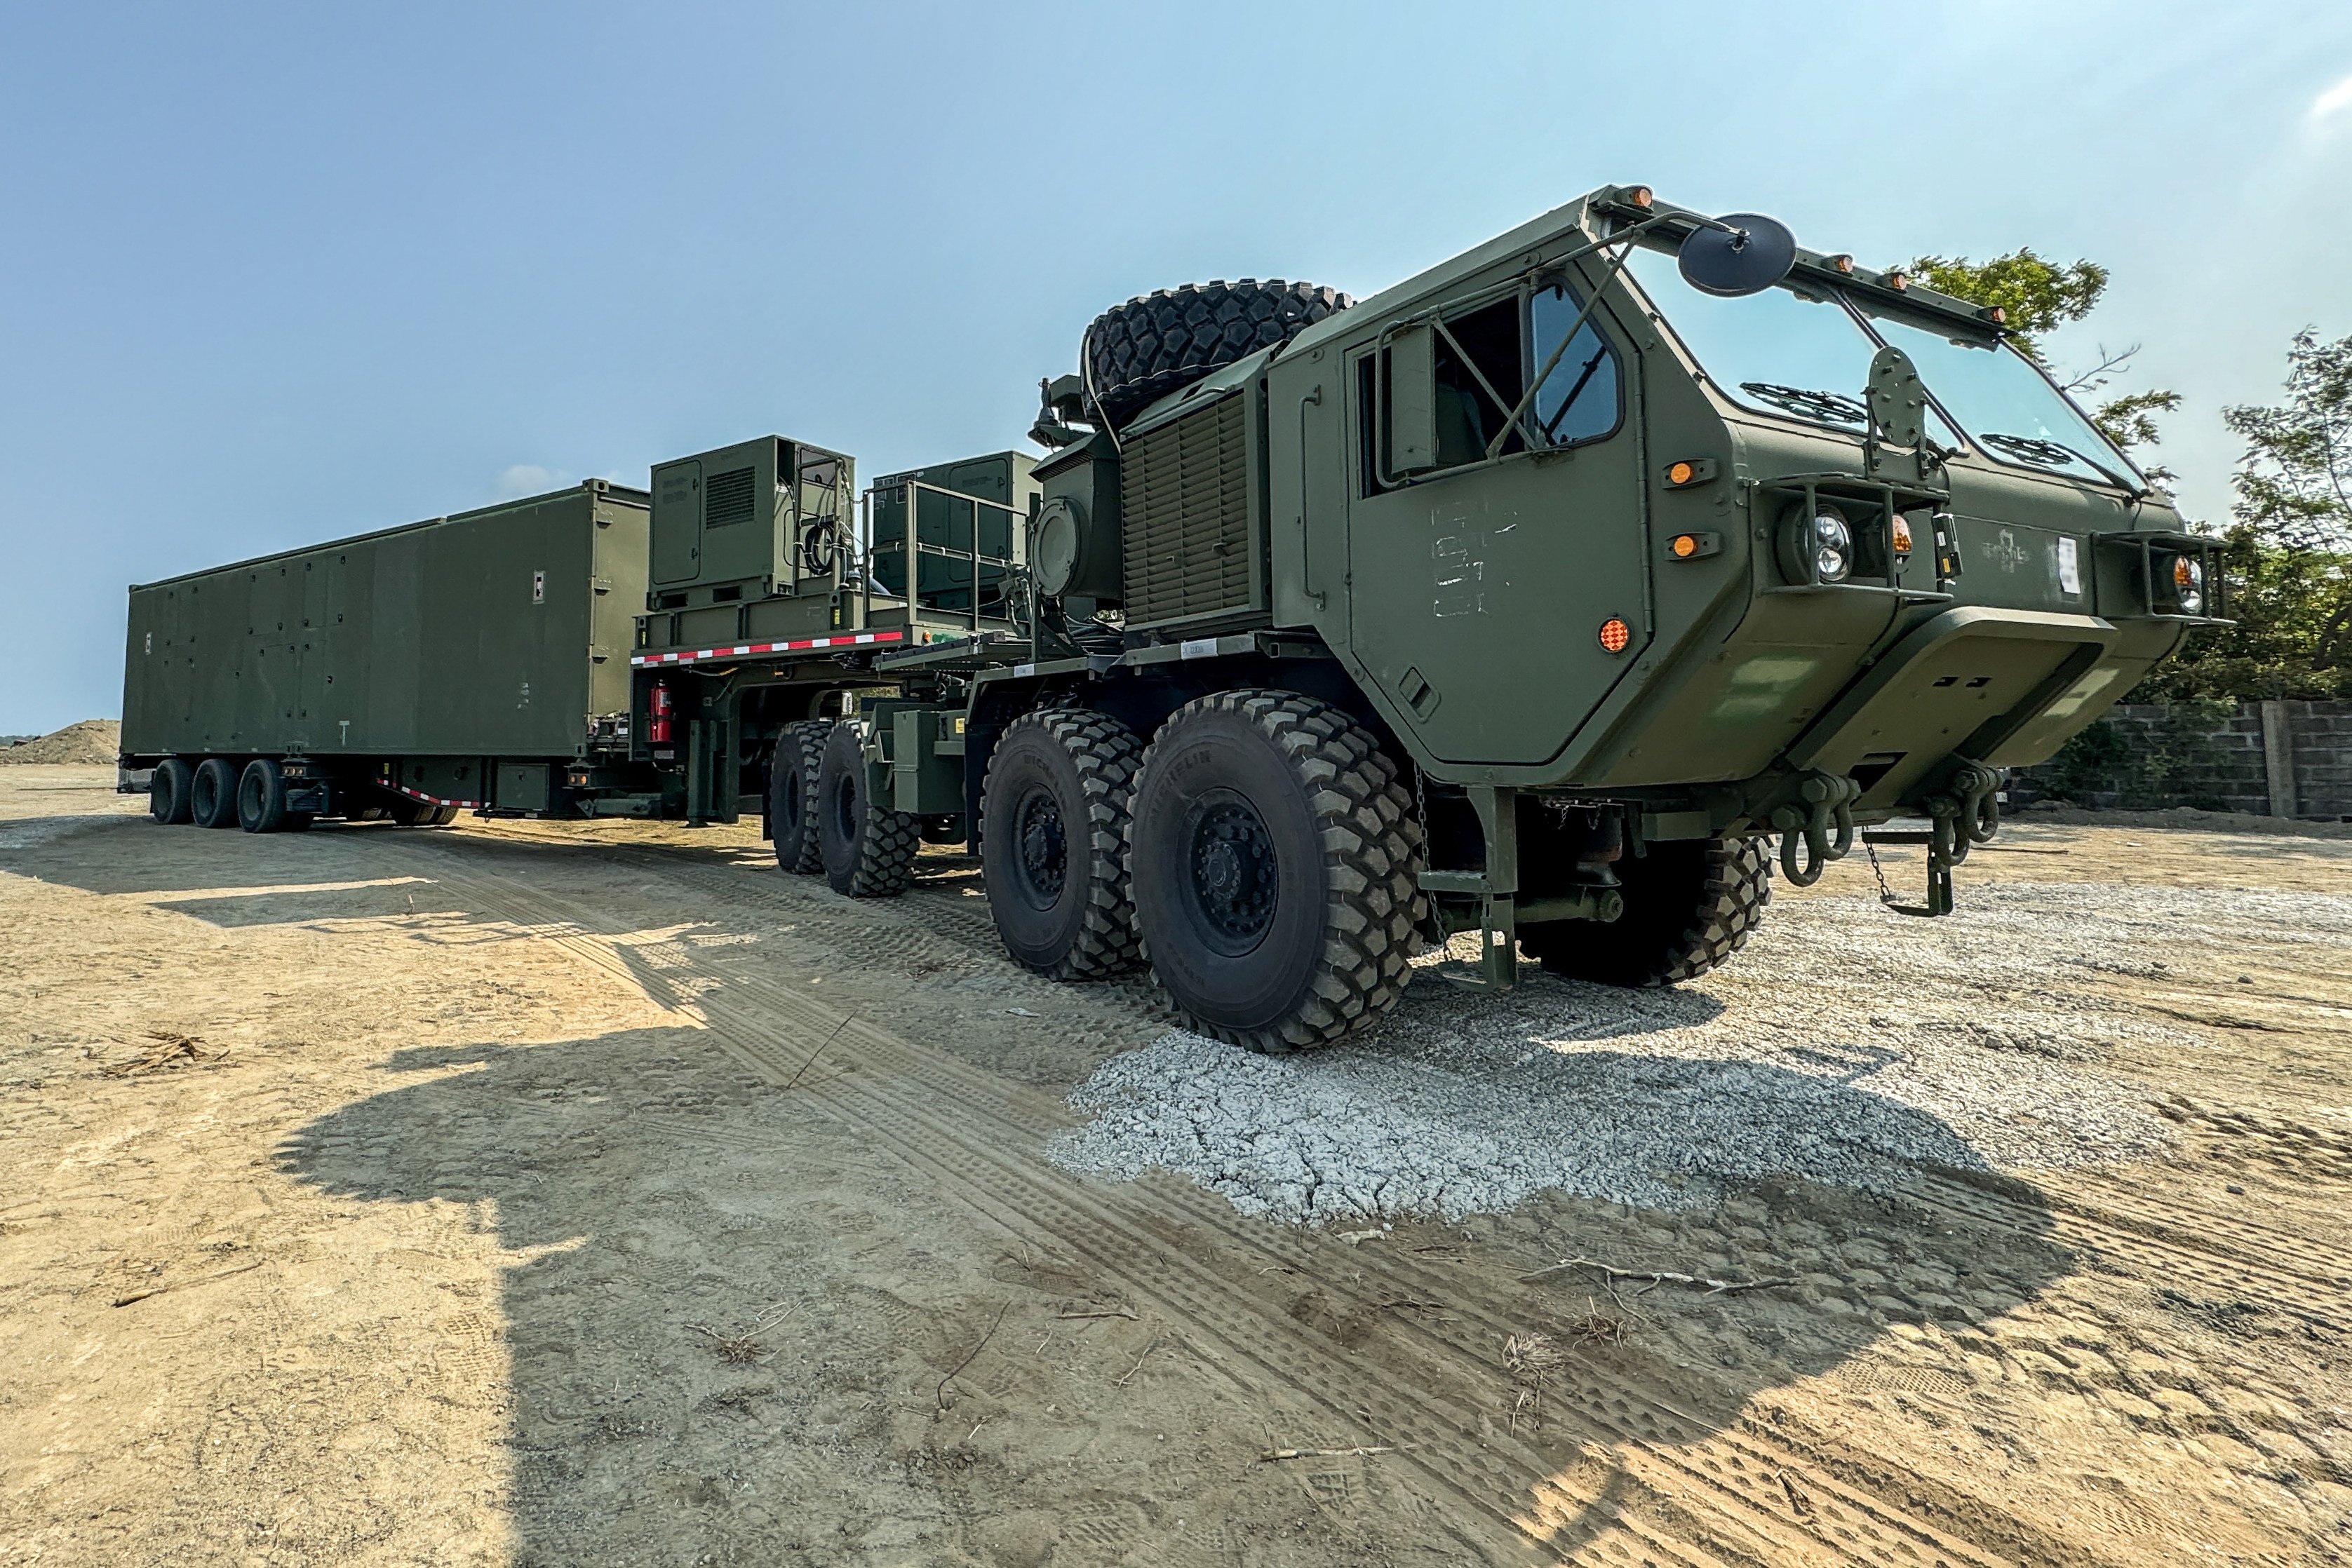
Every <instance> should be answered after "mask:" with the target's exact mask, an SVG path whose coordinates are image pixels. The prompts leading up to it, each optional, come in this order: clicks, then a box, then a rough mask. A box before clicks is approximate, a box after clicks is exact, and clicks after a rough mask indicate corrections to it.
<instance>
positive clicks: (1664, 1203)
mask: <svg viewBox="0 0 2352 1568" xmlns="http://www.w3.org/2000/svg"><path fill="white" fill-rule="evenodd" d="M2285 944H2313V945H2318V946H2328V947H2341V946H2352V898H2347V897H2338V896H2332V895H2321V894H2286V893H2229V892H2215V891H2211V890H2196V891H2177V892H2176V891H2171V890H2166V889H2161V888H2137V887H2134V888H2124V887H2115V886H2105V885H2084V884H2049V885H2014V884H2012V885H2010V886H1993V887H1979V888H1977V889H1974V890H1972V891H1971V894H1970V899H1969V904H1967V905H1965V906H1964V907H1963V908H1962V910H1961V911H1960V912H1959V913H1958V914H1956V915H1953V916H1951V917H1949V918H1948V919H1944V920H1939V921H1933V922H1929V921H1920V920H1905V919H1901V918H1899V917H1895V916H1893V915H1888V914H1886V913H1885V912H1884V911H1882V910H1881V909H1880V908H1879V907H1878V906H1877V904H1875V903H1874V901H1872V900H1869V899H1864V898H1842V899H1820V900H1812V901H1808V902H1806V903H1804V904H1785V903H1784V904H1780V905H1777V906H1776V907H1775V908H1774V910H1773V911H1772V915H1771V916H1770V918H1769V920H1768V921H1767V923H1766V925H1765V928H1764V930H1763V931H1762V932H1761V933H1760V934H1759V936H1758V937H1757V938H1756V940H1755V941H1753V942H1751V943H1750V944H1749V946H1748V950H1747V951H1746V952H1744V953H1743V954H1741V955H1740V956H1739V957H1738V959H1737V960H1736V961H1735V962H1734V963H1732V964H1731V965H1730V966H1728V967H1726V968H1725V969H1724V970H1722V971H1720V972H1719V973H1717V974H1716V975H1713V976H1710V977H1707V978H1706V979H1705V980H1703V981H1700V982H1698V983H1697V984H1696V985H1692V986H1687V987H1684V988H1680V989H1678V990H1660V991H1622V990H1616V989H1612V988H1606V987H1600V986H1590V985H1584V984H1580V983H1577V982H1572V981H1564V980H1559V979H1555V978H1552V977H1549V976H1543V975H1541V974H1539V973H1537V974H1534V975H1533V977H1532V978H1531V979H1530V980H1529V981H1528V984H1526V985H1525V986H1524V987H1523V988H1521V989H1520V990H1519V991H1517V992H1516V993H1514V994H1512V995H1510V996H1508V997H1505V998H1485V997H1482V996H1478V995H1476V994H1475V993H1470V992H1465V991H1463V990H1460V989H1458V988H1454V987H1453V986H1451V985H1449V984H1448V983H1447V982H1446V981H1444V979H1443V978H1441V977H1438V976H1436V975H1423V976H1422V977H1419V978H1417V979H1416V980H1415V982H1414V984H1413V986H1412V989H1411V991H1410V992H1409V993H1408V996H1407V1000H1406V1002H1405V1004H1404V1006H1403V1008H1402V1009H1401V1012H1400V1016H1399V1017H1398V1018H1397V1019H1395V1020H1393V1021H1392V1022H1391V1024H1390V1025H1389V1026H1388V1027H1387V1028H1385V1029H1384V1030H1381V1031H1380V1032H1379V1033H1377V1034H1375V1035H1374V1036H1372V1037H1370V1039H1367V1040H1361V1041H1358V1042H1353V1043H1350V1044H1347V1045H1343V1046H1340V1047H1338V1048H1336V1049H1332V1050H1328V1051H1318V1052H1313V1053H1309V1054H1306V1055H1300V1056H1291V1057H1263V1056H1255V1055H1252V1054H1251V1053H1249V1052H1247V1051H1241V1050H1238V1049H1235V1048H1234V1047H1230V1046H1225V1045H1221V1044H1218V1043H1216V1042H1214V1041H1212V1040H1203V1039H1202V1038H1200V1037H1199V1036H1196V1035H1191V1034H1185V1033H1181V1032H1180V1033H1171V1034H1169V1035H1166V1036H1164V1037H1162V1038H1161V1039H1160V1040H1158V1041H1156V1042H1155V1043H1153V1044H1152V1045H1150V1046H1149V1047H1147V1048H1145V1049H1144V1050H1142V1051H1131V1052H1129V1053H1128V1054H1126V1055H1124V1056H1120V1057H1118V1058H1115V1059H1113V1060H1112V1061H1108V1062H1106V1063H1104V1064H1103V1066H1102V1067H1101V1068H1100V1069H1098V1070H1097V1071H1096V1072H1095V1074H1094V1075H1093V1076H1092V1077H1091V1078H1089V1079H1088V1080H1087V1082H1085V1083H1083V1084H1081V1085H1079V1086H1078V1088H1077V1089H1076V1091H1074V1092H1073V1093H1072V1094H1071V1097H1070V1098H1071V1103H1072V1104H1073V1105H1075V1106H1076V1107H1077V1108H1078V1109H1079V1110H1081V1111H1082V1112H1086V1113H1089V1118H1088V1120H1087V1122H1086V1123H1085V1124H1084V1125H1082V1126H1080V1127H1078V1128H1076V1129H1074V1130H1073V1131H1071V1132H1070V1133H1067V1134H1064V1135H1063V1136H1061V1137H1060V1138H1058V1139H1056V1140H1055V1143H1054V1145H1053V1146H1052V1148H1051V1150H1050V1153H1051V1155H1052V1157H1053V1158H1054V1159H1055V1161H1056V1162H1057V1163H1059V1164H1061V1165H1063V1166H1066V1167H1067V1168H1070V1169H1073V1170H1076V1171H1082V1172H1087V1173H1090V1174H1094V1175H1099V1176H1113V1177H1119V1178H1127V1179H1132V1178H1133V1177H1135V1176H1139V1175H1140V1174H1142V1173H1143V1172H1144V1171H1146V1170H1149V1169H1152V1168H1155V1167H1156V1168H1159V1169H1162V1170H1167V1171H1171V1172H1174V1173H1177V1174H1179V1175H1181V1176H1189V1177H1191V1178H1192V1180H1194V1181H1196V1182H1198V1183H1200V1184H1201V1185H1202V1186H1204V1187H1207V1188H1209V1189H1210V1190H1212V1191H1214V1192H1217V1193H1220V1194H1222V1195H1223V1196H1224V1197H1226V1198H1227V1199H1228V1200H1229V1201H1231V1202H1232V1204H1233V1205H1234V1207H1235V1208H1237V1209H1239V1210H1241V1211H1242V1212H1244V1213H1245V1214H1252V1215H1262V1216H1265V1217H1268V1218H1276V1219H1281V1220H1287V1221H1293V1222H1322V1221H1326V1220H1333V1219H1359V1220H1360V1219H1363V1218H1380V1217H1385V1216H1402V1215H1408V1214H1436V1215H1442V1216H1444V1217H1446V1218H1461V1217H1464V1216H1466V1215H1470V1214H1474V1213H1489V1212H1495V1211H1498V1210H1502V1209H1506V1208H1508V1207H1512V1206H1513V1205H1515V1204H1517V1203H1519V1202H1521V1201H1523V1200H1524V1199H1526V1198H1528V1197H1532V1196H1533V1195H1535V1194H1537V1193H1539V1192H1544V1191H1559V1192H1565V1193H1570V1194H1575V1195H1580V1196H1582V1197H1595V1198H1604V1199H1610V1200H1613V1201H1617V1202H1622V1203H1627V1204H1633V1205H1637V1206H1641V1207H1651V1208H1687V1207H1703V1206H1707V1205H1711V1204H1712V1203H1714V1202H1715V1201H1716V1200H1717V1197H1718V1196H1719V1194H1720V1191H1721V1188H1722V1186H1723V1184H1725V1183H1727V1182H1737V1181H1742V1180H1748V1179H1753V1178H1757V1177H1763V1176H1796V1177H1803V1178H1808V1179H1811V1180H1814V1181H1820V1182H1826V1183H1832V1184H1835V1185H1838V1186H1850V1187H1857V1188H1862V1189H1865V1190H1884V1189H1885V1188H1887V1187H1890V1186H1895V1185H1897V1184H1899V1183H1900V1182H1902V1181H1903V1180H1904V1179H1905V1178H1906V1176H1909V1175H1910V1174H1912V1173H1913V1172H1915V1171H1916V1169H1917V1168H1918V1167H1919V1166H1948V1167H1959V1168H1976V1169H1998V1170H2007V1171H2025V1170H2032V1169H2035V1168H2052V1167H2065V1166H2083V1165H2091V1164H2104V1163H2112V1162H2116V1161H2122V1160H2128V1159H2132V1158H2135V1157H2137V1156H2141V1155H2147V1154H2150V1153H2154V1152H2157V1151H2158V1150H2160V1149H2162V1148H2164V1147H2165V1146H2166V1145H2168V1143H2169V1142H2170V1141H2171V1134H2170V1131H2169V1124H2168V1123H2167V1122H2165V1121H2164V1120H2163V1119H2162V1118H2161V1117H2158V1115H2156V1114H2155V1113H2153V1111H2152V1110H2151V1109H2150V1108H2149V1106H2148V1103H2147V1099H2146V1097H2145V1095H2144V1094H2143V1093H2142V1092H2139V1091H2138V1090H2137V1089H2135V1088H2134V1087H2132V1086H2131V1085H2129V1084H2128V1083H2126V1082H2120V1081H2118V1080H2116V1079H2115V1078H2113V1077H2110V1076H2107V1075H2105V1074H2103V1073H2101V1072H2100V1071H2098V1070H2097V1066H2096V1064H2097V1063H2098V1061H2100V1060H2101V1059H2102V1058H2104V1057H2105V1056H2106V1055H2108V1054H2109V1053H2110V1052H2111V1051H2112V1050H2113V1048H2114V1046H2115V1045H2116V1044H2117V1043H2118V1042H2120V1041H2124V1040H2137V1041H2140V1042H2144V1043H2147V1044H2150V1045H2157V1046H2161V1047H2166V1048H2169V1049H2176V1050H2179V1051H2189V1052H2194V1051H2209V1050H2217V1049H2226V1047H2222V1046H2219V1045H2217V1044H2216V1042H2214V1041H2213V1040H2210V1039H2209V1038H2208V1037H2207V1036H2205V1035H2203V1034H2201V1033H2198V1032H2195V1031H2192V1030H2187V1029H2174V1028H2169V1027H2166V1026H2160V1025H2154V1024H2150V1023H2147V1022H2146V1021H2143V1020H2142V1019H2138V1018H2137V1017H2136V1016H2133V1015H2129V1014H2126V1013H2124V1012H2122V1011H2121V1010H2119V1009H2116V1007H2115V1006H2114V1004H2112V1003H2111V1002H2109V1001H2107V1000H2106V999H2105V998H2101V997H2098V996H2095V995H2090V994H2085V993H2084V992H2081V991H2078V990H2076V989H2074V984H2075V983H2076V982H2075V980H2074V977H2076V976H2079V975H2081V974H2082V973H2083V971H2084V970H2088V969H2099V970H2105V971H2107V972H2110V973H2120V974H2124V975H2126V976H2140V975H2145V976H2148V977H2158V978H2160V977H2162V976H2163V975H2164V973H2165V972H2166V968H2167V967H2168V966H2170V967H2174V968H2177V969H2181V970H2188V969H2193V968H2197V967H2204V966H2207V965H2210V966H2212V967H2226V965H2227V961H2226V959H2224V958H2223V956H2221V952H2220V949H2221V948H2222V947H2224V946H2229V947H2240V948H2242V947H2244V946H2266V947H2275V946H2281V945H2285ZM2158 955H2162V956H2158Z"/></svg>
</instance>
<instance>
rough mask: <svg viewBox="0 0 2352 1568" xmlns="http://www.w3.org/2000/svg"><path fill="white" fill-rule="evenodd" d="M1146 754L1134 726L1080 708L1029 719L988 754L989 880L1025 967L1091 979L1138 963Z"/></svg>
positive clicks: (985, 826) (1005, 935) (983, 805)
mask: <svg viewBox="0 0 2352 1568" xmlns="http://www.w3.org/2000/svg"><path fill="white" fill-rule="evenodd" d="M1142 761H1143V743H1142V742H1141V741H1140V740H1138V739H1137V738H1136V736H1135V732H1134V731H1133V730H1131V729H1129V728H1128V727H1127V726H1125V725H1123V724H1121V723H1119V722H1118V720H1117V719H1115V718H1110V717H1108V716H1105V715H1102V714H1098V713H1087V712H1086V711H1084V710H1082V709H1077V708H1058V709H1048V710H1046V711H1044V712H1040V713H1032V714H1024V715H1023V716H1021V717H1019V718H1017V719H1015V720H1013V723H1012V724H1010V725H1009V726H1007V727H1005V730H1004V733H1003V735H1002V736H1000V737H998V739H997V742H996V748H995V749H994V750H993V751H992V752H990V753H989V757H988V779H987V783H986V784H985V786H983V788H982V793H981V802H980V820H981V833H980V841H981V876H982V881H983V882H984V883H986V885H987V888H988V907H989V912H990V914H992V915H993V916H994V917H995V920H996V934H997V936H998V937H999V938H1001V939H1002V940H1003V943H1004V950H1005V951H1006V952H1008V953H1010V954H1012V955H1013V959H1014V961H1016V962H1017V963H1019V964H1020V965H1021V966H1022V967H1024V968H1029V969H1034V970H1035V971H1036V972H1037V973H1039V974H1041V975H1044V976H1045V977H1048V978H1051V979H1055V980H1084V979H1092V978H1095V977H1098V976H1102V975H1110V974H1116V973H1118V971H1119V970H1121V969H1127V968H1131V967H1134V965H1135V961H1136V936H1135V900H1134V896H1133V894H1132V891H1131V887H1130V883H1129V877H1128V869H1127V829H1128V813H1129V803H1130V801H1131V800H1132V799H1133V796H1134V794H1135V774H1136V769H1137V768H1138V767H1139V766H1140V764H1141V763H1142Z"/></svg>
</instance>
